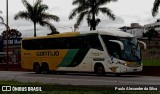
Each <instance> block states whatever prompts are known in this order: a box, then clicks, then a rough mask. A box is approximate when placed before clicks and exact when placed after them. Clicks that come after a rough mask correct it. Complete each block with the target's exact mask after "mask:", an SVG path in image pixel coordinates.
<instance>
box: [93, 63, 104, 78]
mask: <svg viewBox="0 0 160 94" xmlns="http://www.w3.org/2000/svg"><path fill="white" fill-rule="evenodd" d="M94 71H95V73H96V74H97V75H98V76H104V75H105V70H104V67H103V65H102V64H96V65H95V68H94Z"/></svg>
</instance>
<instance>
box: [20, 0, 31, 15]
mask: <svg viewBox="0 0 160 94" xmlns="http://www.w3.org/2000/svg"><path fill="white" fill-rule="evenodd" d="M22 3H23V5H24V6H25V7H26V9H27V11H28V13H33V7H32V5H31V4H30V3H29V2H27V1H26V0H22Z"/></svg>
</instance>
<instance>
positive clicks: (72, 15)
mask: <svg viewBox="0 0 160 94" xmlns="http://www.w3.org/2000/svg"><path fill="white" fill-rule="evenodd" d="M77 13H78V9H77V8H75V9H73V10H72V11H71V13H70V15H69V17H68V18H69V20H71V19H73V17H75V16H76V14H77Z"/></svg>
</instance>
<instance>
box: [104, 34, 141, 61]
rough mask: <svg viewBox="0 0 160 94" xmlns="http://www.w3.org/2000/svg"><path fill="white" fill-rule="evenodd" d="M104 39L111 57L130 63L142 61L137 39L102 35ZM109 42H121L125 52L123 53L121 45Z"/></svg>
mask: <svg viewBox="0 0 160 94" xmlns="http://www.w3.org/2000/svg"><path fill="white" fill-rule="evenodd" d="M102 39H103V41H104V43H105V45H106V47H107V50H108V53H109V55H111V56H113V57H115V58H118V59H121V60H125V61H129V62H140V61H141V52H140V47H139V45H138V42H137V39H136V38H134V37H114V36H106V35H102ZM109 40H118V41H121V42H122V43H123V44H124V50H123V51H121V49H120V45H119V44H117V43H114V42H111V41H109Z"/></svg>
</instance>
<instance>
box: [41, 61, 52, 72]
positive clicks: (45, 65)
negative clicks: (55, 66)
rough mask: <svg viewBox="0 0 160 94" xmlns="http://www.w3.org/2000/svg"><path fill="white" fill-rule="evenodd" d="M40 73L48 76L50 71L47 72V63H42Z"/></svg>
mask: <svg viewBox="0 0 160 94" xmlns="http://www.w3.org/2000/svg"><path fill="white" fill-rule="evenodd" d="M42 73H43V74H49V73H50V71H49V66H48V64H47V63H42Z"/></svg>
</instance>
